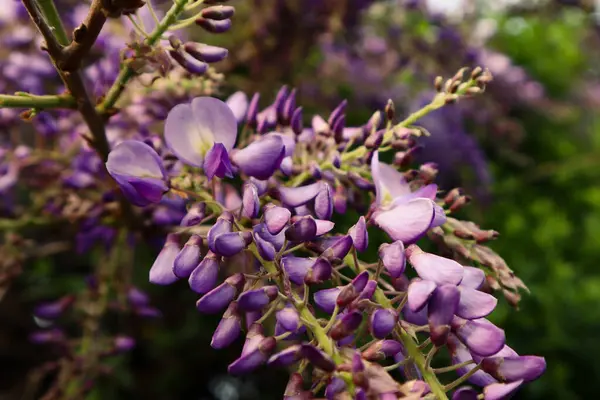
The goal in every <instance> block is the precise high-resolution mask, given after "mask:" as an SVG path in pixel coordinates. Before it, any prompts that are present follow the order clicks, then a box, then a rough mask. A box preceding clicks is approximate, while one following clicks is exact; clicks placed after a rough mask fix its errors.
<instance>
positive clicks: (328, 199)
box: [315, 183, 333, 219]
mask: <svg viewBox="0 0 600 400" xmlns="http://www.w3.org/2000/svg"><path fill="white" fill-rule="evenodd" d="M332 214H333V193H332V190H331V186H329V184H328V183H323V184H322V185H321V190H320V191H319V193H318V194H317V196H316V197H315V215H316V216H317V218H319V219H329V218H331V215H332Z"/></svg>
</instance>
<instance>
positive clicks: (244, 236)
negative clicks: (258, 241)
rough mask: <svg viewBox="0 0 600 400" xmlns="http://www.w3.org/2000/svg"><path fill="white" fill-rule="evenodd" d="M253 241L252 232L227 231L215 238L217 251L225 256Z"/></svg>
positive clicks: (234, 253) (235, 252)
mask: <svg viewBox="0 0 600 400" xmlns="http://www.w3.org/2000/svg"><path fill="white" fill-rule="evenodd" d="M250 243H252V233H251V232H247V231H246V232H227V233H222V234H220V235H219V236H217V237H216V238H215V244H214V249H215V253H217V254H219V255H221V256H223V257H231V256H234V255H236V254H237V253H239V252H240V251H242V250H243V249H245V248H246V247H247V246H248V245H249V244H250Z"/></svg>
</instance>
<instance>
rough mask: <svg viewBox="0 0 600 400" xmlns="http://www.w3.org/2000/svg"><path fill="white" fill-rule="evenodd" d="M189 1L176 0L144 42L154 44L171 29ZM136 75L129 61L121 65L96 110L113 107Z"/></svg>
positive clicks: (100, 110) (103, 111)
mask: <svg viewBox="0 0 600 400" xmlns="http://www.w3.org/2000/svg"><path fill="white" fill-rule="evenodd" d="M187 2H188V0H174V2H173V5H172V6H171V8H170V9H169V11H167V14H166V15H165V17H164V18H163V19H162V21H160V24H158V25H157V26H156V28H154V31H152V33H150V35H149V36H148V38H147V39H146V40H144V44H145V45H148V46H154V45H155V44H156V42H158V41H159V40H160V38H161V37H162V35H163V34H164V33H165V32H166V31H167V29H169V26H171V25H172V24H173V23H174V22H175V21H176V20H177V16H178V15H179V14H181V12H183V9H184V7H185V5H186V4H187ZM135 75H136V74H135V71H134V70H133V69H132V68H131V67H130V66H129V65H128V63H126V62H125V63H123V65H122V66H121V71H120V72H119V76H117V79H116V80H115V82H114V83H113V85H112V86H111V88H110V89H109V90H108V92H107V93H106V97H105V98H104V101H103V102H102V103H101V104H100V105H98V107H97V108H96V110H97V111H98V112H99V113H100V114H105V113H106V112H107V111H108V110H110V109H112V108H113V107H114V106H115V103H116V102H117V100H119V97H121V94H123V91H124V90H125V85H126V84H127V82H129V80H130V79H131V78H133V77H134V76H135Z"/></svg>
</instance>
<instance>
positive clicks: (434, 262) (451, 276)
mask: <svg viewBox="0 0 600 400" xmlns="http://www.w3.org/2000/svg"><path fill="white" fill-rule="evenodd" d="M406 257H407V258H408V261H409V262H410V263H411V265H412V266H413V268H414V269H415V270H416V271H417V274H419V276H420V277H421V278H423V279H426V280H430V281H433V282H435V283H436V284H438V285H443V284H450V285H458V284H459V283H460V281H461V280H462V278H463V267H462V265H460V264H459V263H457V262H456V261H454V260H450V259H448V258H445V257H440V256H438V255H435V254H431V253H425V252H424V251H423V250H421V249H420V248H419V247H418V246H417V245H414V244H413V245H410V246H409V247H408V248H407V249H406Z"/></svg>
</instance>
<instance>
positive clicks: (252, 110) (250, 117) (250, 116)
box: [246, 93, 260, 128]
mask: <svg viewBox="0 0 600 400" xmlns="http://www.w3.org/2000/svg"><path fill="white" fill-rule="evenodd" d="M259 100H260V93H254V95H253V96H252V99H250V104H249V105H248V111H247V112H246V123H247V124H248V126H249V127H251V128H256V116H257V115H258V102H259Z"/></svg>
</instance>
